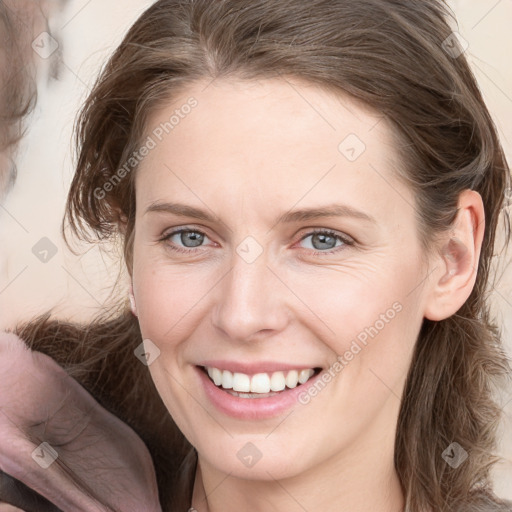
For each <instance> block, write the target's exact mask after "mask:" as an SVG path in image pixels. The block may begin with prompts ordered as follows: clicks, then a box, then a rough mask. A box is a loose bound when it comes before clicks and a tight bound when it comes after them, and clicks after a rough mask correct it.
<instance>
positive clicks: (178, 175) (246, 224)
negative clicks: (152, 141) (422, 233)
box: [133, 80, 428, 512]
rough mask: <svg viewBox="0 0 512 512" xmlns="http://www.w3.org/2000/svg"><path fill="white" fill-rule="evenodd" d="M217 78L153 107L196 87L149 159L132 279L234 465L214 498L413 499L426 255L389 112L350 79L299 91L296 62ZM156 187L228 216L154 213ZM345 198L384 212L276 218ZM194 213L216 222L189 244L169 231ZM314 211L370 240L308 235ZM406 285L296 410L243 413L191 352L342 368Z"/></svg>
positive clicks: (196, 413) (205, 433) (171, 373)
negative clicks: (403, 447) (229, 407)
mask: <svg viewBox="0 0 512 512" xmlns="http://www.w3.org/2000/svg"><path fill="white" fill-rule="evenodd" d="M205 87H206V84H205V83H196V84H194V85H192V86H190V87H189V88H188V89H187V90H186V91H185V92H184V93H183V94H182V96H181V97H179V98H176V99H175V101H173V103H171V104H169V105H166V106H165V108H163V109H161V110H159V111H158V112H157V113H155V114H154V115H153V116H152V117H151V118H150V120H149V122H148V130H147V134H151V130H152V129H153V128H154V127H156V126H158V125H159V124H160V123H161V122H163V121H165V120H167V119H169V117H170V116H171V115H172V113H173V111H174V110H175V109H176V108H179V107H180V105H183V104H184V103H185V102H186V101H187V98H189V97H190V96H193V97H194V98H196V100H197V102H198V105H197V107H196V108H194V109H193V110H192V111H191V113H190V114H189V115H188V116H186V117H185V118H184V119H182V120H181V121H180V123H179V124H178V125H177V126H176V127H175V128H174V129H173V131H172V132H170V133H169V134H168V135H167V136H165V137H164V138H163V139H162V141H161V142H160V143H159V144H157V146H156V148H154V149H153V150H152V151H151V152H150V153H149V155H148V156H147V157H146V158H145V159H144V161H143V162H142V164H141V167H140V168H139V170H138V174H137V177H136V203H137V217H136V234H135V241H134V267H133V286H134V293H135V299H136V303H137V312H138V318H139V322H140V326H141V330H142V334H143V337H144V338H150V339H151V340H152V341H153V342H154V343H155V344H156V345H157V346H158V347H159V350H160V351H161V353H160V356H159V357H158V358H157V359H156V360H155V362H154V363H152V364H151V365H150V367H149V368H150V372H151V375H152V378H153V380H154V381H155V383H156V386H157V388H158V391H159V393H160V394H161V396H162V398H163V400H164V402H165V404H166V406H167V408H168V409H169V411H170V412H171V414H172V416H173V417H174V419H175V421H176V423H177V424H178V426H179V427H180V429H181V430H182V431H183V432H184V434H185V435H186V437H187V438H188V439H189V440H190V441H191V443H192V444H193V445H194V446H195V447H196V448H197V450H198V452H199V460H200V466H201V472H202V478H203V481H204V485H205V488H206V489H207V490H208V489H210V490H213V489H214V488H215V487H216V486H217V485H218V484H219V483H220V482H221V481H222V482H223V483H222V492H218V493H215V492H213V493H212V494H211V495H210V496H209V498H208V501H209V507H210V510H213V511H215V510H241V509H244V510H245V509H247V508H244V507H247V506H249V505H248V503H250V509H251V510H270V509H265V506H269V505H268V504H269V503H272V504H273V506H274V507H276V508H275V509H274V508H272V510H289V511H295V510H302V509H301V508H300V507H299V506H298V505H297V503H296V502H294V500H291V498H290V495H293V496H294V498H295V499H296V500H297V501H298V502H300V503H301V504H303V505H304V506H305V507H306V509H308V510H339V504H340V503H345V504H346V506H347V508H346V510H370V509H371V507H372V505H373V506H374V507H373V509H375V510H388V507H389V510H399V506H400V503H401V499H402V497H401V491H400V490H399V487H398V481H397V478H396V475H395V473H394V469H393V464H392V459H393V444H394V434H395V424H396V419H397V416H398V410H399V405H400V402H399V397H400V395H401V392H402V388H403V385H404V382H405V377H406V372H407V370H408V367H409V364H410V359H411V353H412V349H413V346H414V342H415V340H416V337H417V335H418V332H419V329H420V326H421V322H422V319H423V316H424V315H423V311H424V306H425V303H426V301H427V289H426V286H425V285H421V283H422V280H423V279H424V277H425V276H426V275H427V272H428V265H427V263H426V262H425V260H424V259H423V258H422V251H421V248H420V243H419V240H418V236H417V231H416V224H415V217H414V211H413V207H412V206H411V205H412V204H414V197H413V194H412V192H411V191H410V190H408V189H407V188H406V187H405V186H404V185H403V184H401V183H400V182H399V181H398V180H397V179H396V178H395V176H394V175H393V168H394V167H395V166H396V164H397V162H398V159H397V156H396V154H395V152H394V149H393V140H392V137H391V133H392V132H391V128H390V126H389V125H387V124H386V122H385V121H381V122H380V123H379V124H378V125H377V126H375V125H376V123H377V121H378V120H379V116H378V115H377V114H376V113H374V112H371V111H369V110H368V109H366V108H363V107H362V106H361V105H358V104H356V103H355V102H354V101H352V100H350V99H349V98H347V97H344V96H339V97H334V96H332V95H329V94H327V93H326V92H324V91H322V90H321V89H318V88H316V87H314V86H311V85H307V84H304V83H300V82H296V81H295V85H294V87H295V89H297V90H299V91H300V92H301V95H299V94H297V92H295V90H294V88H292V87H291V86H290V85H289V84H288V83H287V82H286V81H283V80H267V81H261V82H251V83H248V82H243V81H230V82H227V81H222V80H217V81H215V82H214V83H212V84H210V85H209V86H208V87H206V88H205ZM302 96H303V97H304V98H307V100H308V101H305V100H304V98H303V97H302ZM312 106H313V108H312ZM372 127H373V128H372ZM350 134H355V135H356V136H357V137H358V139H359V140H361V141H363V143H364V144H365V146H366V149H365V151H364V152H363V153H362V154H361V155H360V156H359V157H358V158H357V159H356V160H355V161H350V160H349V159H348V158H347V157H346V156H345V155H344V154H342V152H340V150H339V149H338V146H339V145H340V143H342V141H344V140H345V139H346V137H348V136H349V135H350ZM349 149H350V148H349ZM350 156H352V154H350ZM384 178H385V179H384ZM155 201H162V202H171V201H172V202H180V203H186V204H188V205H191V206H195V207H197V208H202V209H205V210H207V211H208V212H210V213H213V214H214V215H216V216H218V218H219V219H220V221H219V222H214V223H212V222H205V221H202V220H199V221H198V220H197V219H194V218H182V217H177V216H173V215H169V214H164V213H148V214H145V213H144V212H145V210H146V208H147V207H148V205H150V204H151V203H153V202H155ZM331 203H342V204H344V205H348V206H350V207H352V208H354V209H357V210H360V211H362V212H365V213H366V214H367V215H370V216H372V217H373V218H374V219H375V222H374V223H371V222H367V221H363V220H361V219H356V218H349V217H339V218H336V217H330V218H321V219H315V220H312V221H311V220H310V221H305V222H295V223H291V224H289V225H288V224H287V225H285V224H282V225H275V219H277V218H278V216H279V215H281V214H283V213H285V212H287V211H289V210H292V209H298V208H306V207H320V206H325V205H327V204H331ZM183 227H187V228H188V229H190V230H191V231H194V229H198V230H199V231H200V232H202V233H204V235H205V236H204V238H202V239H201V243H202V245H200V246H199V247H198V248H196V249H194V248H193V244H191V243H190V242H189V243H188V246H185V245H184V242H183V237H181V238H180V235H179V234H178V235H174V236H173V237H172V238H171V239H169V240H167V241H165V242H159V241H158V240H159V239H160V238H162V237H163V236H164V235H166V234H169V233H170V232H171V231H172V229H173V228H174V229H176V228H183ZM313 228H318V229H320V228H323V229H328V230H330V231H335V232H337V233H339V234H340V235H343V236H346V237H349V238H351V239H353V240H355V243H354V245H352V246H349V245H347V246H342V247H341V250H338V251H337V252H335V253H333V254H328V255H321V254H320V255H319V254H315V250H316V251H318V252H319V251H320V250H328V249H330V248H331V247H333V246H334V244H333V245H332V246H329V247H328V249H322V244H321V241H320V240H317V241H314V240H313V237H311V236H309V237H308V236H306V235H308V234H309V233H311V231H312V230H313ZM196 236H197V235H196ZM248 236H251V237H253V238H254V239H255V240H256V241H257V243H258V244H259V246H260V247H261V248H262V249H263V252H262V254H261V255H260V256H259V257H258V258H256V259H255V261H253V262H252V263H250V264H249V263H247V262H246V261H245V260H244V259H243V258H241V257H240V256H239V255H238V254H237V252H236V249H237V247H238V245H239V244H240V243H241V242H242V241H244V239H245V238H246V237H248ZM190 239H193V237H190ZM185 242H187V239H186V238H185ZM313 244H314V245H313ZM173 245H174V246H175V247H176V246H178V247H180V248H182V249H185V250H186V249H189V250H190V252H189V253H183V252H177V251H173V250H172V249H171V246H173ZM340 245H342V244H340V242H337V243H336V246H337V248H338V249H339V246H340ZM194 250H195V251H196V252H193V251H194ZM394 303H399V304H400V312H399V313H396V315H394V318H393V319H392V320H390V321H389V322H383V323H384V324H385V327H384V328H382V329H378V334H377V335H376V336H374V337H371V338H368V342H367V344H366V346H364V347H363V348H362V350H361V351H360V352H359V353H358V354H357V355H355V356H354V357H353V359H352V360H351V361H350V362H348V364H347V365H346V366H345V367H344V368H343V370H342V371H341V372H339V373H338V374H336V377H335V378H334V379H333V380H332V381H331V382H330V383H329V384H328V385H327V386H326V387H325V388H324V389H323V390H322V391H321V392H319V393H318V395H317V396H315V397H314V398H312V399H311V401H310V403H309V404H307V405H297V406H296V407H294V408H293V411H292V412H291V413H290V411H287V412H286V414H284V415H280V416H279V417H275V418H272V419H266V420H261V421H251V422H247V421H243V420H239V419H234V418H230V417H228V416H226V415H224V414H222V413H220V412H219V411H218V410H217V409H216V408H215V407H214V406H213V405H212V403H211V402H209V400H208V398H207V397H206V396H205V394H204V392H203V390H202V389H201V388H200V386H199V385H198V378H197V374H196V370H195V369H194V365H195V364H196V363H197V362H199V361H201V360H205V359H227V360H235V361H262V360H267V361H268V360H271V361H281V362H289V363H292V362H293V363H298V364H300V365H304V364H306V365H307V364H309V363H311V365H312V366H321V367H323V368H328V367H329V366H331V365H332V364H333V363H334V362H335V361H336V357H337V355H339V354H344V353H345V352H346V351H347V350H349V349H350V346H351V343H352V342H353V340H354V339H356V337H357V335H358V334H360V333H361V332H363V331H364V330H365V328H369V327H370V326H373V325H374V324H375V323H376V322H377V321H378V320H381V315H383V314H385V313H386V311H388V310H389V309H392V305H393V304H394ZM381 321H382V320H381ZM379 325H380V324H379ZM247 442H251V443H253V444H254V445H255V446H257V448H258V449H259V450H260V452H261V453H262V458H261V459H260V460H259V462H258V463H257V464H256V465H254V466H253V467H250V468H248V467H245V466H244V465H243V464H241V463H240V460H239V459H238V458H237V452H238V451H239V450H240V449H241V448H242V447H243V446H244V445H245V444H246V443H247ZM227 474H229V475H230V477H229V478H227V479H226V475H227ZM275 480H280V481H281V482H282V486H281V485H277V484H276V483H275ZM319 482H321V484H319ZM343 482H345V484H343ZM368 482H371V488H372V492H371V493H368V492H366V491H367V485H368ZM283 486H284V487H285V488H286V489H287V491H288V492H289V494H287V493H285V492H284V491H283ZM319 486H320V487H321V492H319V489H320V487H319ZM364 489H366V491H364ZM263 494H264V495H265V497H266V498H263V497H262V496H263ZM280 507H282V508H280ZM393 507H394V508H393ZM196 508H198V510H199V512H202V511H201V509H200V507H196ZM204 510H206V508H205V509H204Z"/></svg>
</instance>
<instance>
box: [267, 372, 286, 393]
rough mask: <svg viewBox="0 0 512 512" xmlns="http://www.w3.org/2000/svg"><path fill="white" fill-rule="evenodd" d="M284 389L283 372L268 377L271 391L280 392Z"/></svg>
mask: <svg viewBox="0 0 512 512" xmlns="http://www.w3.org/2000/svg"><path fill="white" fill-rule="evenodd" d="M285 387H286V379H285V378H284V373H283V372H274V373H273V374H272V377H270V389H271V390H272V391H282V390H283V389H284V388H285Z"/></svg>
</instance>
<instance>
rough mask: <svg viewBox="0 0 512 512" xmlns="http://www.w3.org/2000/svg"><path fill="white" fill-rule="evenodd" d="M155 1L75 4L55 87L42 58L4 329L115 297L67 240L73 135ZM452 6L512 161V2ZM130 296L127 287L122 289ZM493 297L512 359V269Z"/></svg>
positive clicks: (5, 257)
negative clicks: (47, 255) (113, 60)
mask: <svg viewBox="0 0 512 512" xmlns="http://www.w3.org/2000/svg"><path fill="white" fill-rule="evenodd" d="M151 3H152V2H151V1H149V0H123V2H118V1H115V0H69V2H68V4H67V5H66V8H65V10H64V11H63V12H61V13H60V14H59V15H57V16H54V18H53V19H52V20H51V26H52V29H53V30H55V31H56V32H58V33H59V34H60V36H61V41H60V48H59V51H61V52H62V58H63V63H62V69H61V76H60V78H59V80H58V81H51V82H50V83H49V84H48V83H47V82H48V80H47V77H48V75H47V73H45V62H44V61H43V60H41V62H40V64H41V69H42V73H41V76H40V83H39V87H38V89H39V101H38V104H37V108H36V110H35V112H34V113H33V115H32V116H31V119H30V130H29V131H28V133H27V136H26V137H25V139H24V140H23V142H22V144H21V145H20V147H19V150H18V156H17V164H18V169H19V176H18V180H17V182H16V185H15V187H14V189H13V190H12V191H11V192H10V193H9V195H8V196H7V198H6V199H5V200H4V202H3V203H2V204H0V328H6V327H10V326H12V325H13V324H14V323H15V322H16V321H18V320H21V319H27V318H30V317H32V316H34V315H36V314H37V313H40V312H43V311H45V310H46V309H47V308H49V307H50V306H53V305H55V306H56V314H58V315H59V316H62V317H66V318H73V319H75V320H80V319H86V318H88V317H90V316H91V314H92V313H93V312H94V311H96V310H97V309H98V308H101V306H102V304H103V303H104V301H105V300H106V299H107V297H108V295H109V293H110V288H111V283H112V278H113V277H115V276H116V275H117V271H118V266H116V264H115V262H112V261H109V260H107V259H106V257H105V256H104V255H102V254H101V253H100V252H99V251H98V249H97V248H95V247H83V249H82V250H83V252H84V254H83V255H82V256H80V257H76V256H73V255H71V254H70V253H69V251H68V250H67V249H66V248H65V245H64V244H63V242H62V240H61V236H60V234H59V227H60V222H61V218H62V215H63V210H64V201H65V196H66V192H67V188H68V186H69V182H70V177H71V175H72V169H73V165H72V145H71V132H72V125H73V121H74V117H75V114H76V112H77V110H78V108H79V105H80V104H81V102H82V101H83V99H84V98H85V96H86V95H87V93H88V90H89V88H90V86H91V84H92V82H93V80H94V77H95V76H96V74H97V72H98V70H99V68H100V66H101V64H102V63H103V62H104V61H105V60H106V58H107V57H108V55H109V53H110V52H111V51H112V49H113V48H114V47H115V46H116V45H117V44H118V43H119V42H120V39H121V37H122V36H123V34H124V33H125V31H126V30H127V28H128V27H129V26H130V24H131V23H132V22H133V21H134V20H135V19H136V18H137V16H138V15H139V14H140V13H141V12H142V11H143V10H144V9H145V8H146V7H147V6H148V5H150V4H151ZM451 5H452V7H453V8H454V10H455V12H456V14H457V18H458V22H459V26H458V28H456V27H454V28H455V29H456V30H458V31H459V32H460V34H461V35H462V37H463V38H464V39H465V40H466V41H467V42H468V44H469V47H468V49H467V51H466V54H467V56H468V58H469V61H470V63H471V64H472V67H473V69H474V72H475V74H476V76H477V79H478V81H479V83H480V86H481V88H482V90H483V93H484V96H485V99H486V101H487V104H488V106H489V108H490V110H491V113H492V114H493V116H494V119H495V122H496V125H497V127H498V130H499V132H500V135H501V138H502V143H503V145H504V147H505V150H506V153H507V158H508V161H509V163H512V66H511V62H512V59H511V57H510V56H511V55H512V34H511V22H512V1H510V0H453V1H452V2H451ZM36 58H39V57H37V56H36ZM43 237H47V238H49V239H50V240H51V241H52V243H53V244H55V246H56V247H57V250H58V252H57V254H56V255H55V256H54V257H53V258H52V259H51V260H50V261H48V262H47V263H43V262H41V261H40V260H39V259H37V258H36V256H35V255H34V254H33V252H32V248H33V247H34V245H35V244H36V243H37V242H38V241H39V240H40V239H41V238H43ZM125 291H126V285H125V287H124V289H123V290H121V292H122V293H124V292H125ZM493 299H494V305H495V311H496V316H497V317H498V319H499V322H500V324H501V325H502V326H503V330H504V335H505V340H506V344H507V350H508V351H509V353H510V354H511V355H512V270H510V269H507V271H506V272H505V274H504V276H503V278H502V279H501V280H500V282H499V283H498V284H497V286H496V289H495V292H494V294H493ZM509 401H510V402H509ZM501 403H502V404H503V405H504V406H505V404H507V403H508V404H507V405H506V406H505V407H504V410H505V413H506V415H505V421H504V422H503V436H502V442H501V450H500V454H501V455H502V456H503V457H504V459H505V461H504V462H503V463H502V464H500V465H498V466H497V467H496V471H495V481H496V492H497V493H498V494H499V495H501V496H503V497H506V498H508V499H512V389H509V390H507V392H506V393H505V394H504V395H503V397H502V398H501Z"/></svg>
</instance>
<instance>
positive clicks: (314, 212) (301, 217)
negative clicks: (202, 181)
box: [144, 202, 377, 224]
mask: <svg viewBox="0 0 512 512" xmlns="http://www.w3.org/2000/svg"><path fill="white" fill-rule="evenodd" d="M149 212H162V213H170V214H173V215H177V216H180V217H193V218H195V219H198V220H203V221H206V222H219V221H220V219H219V218H218V217H217V216H215V215H213V214H211V213H209V212H207V211H206V210H202V209H200V208H196V207H194V206H190V205H187V204H183V203H162V202H154V203H151V204H150V205H149V206H148V207H147V208H146V211H145V212H144V215H146V214H147V213H149ZM323 217H353V218H355V219H360V220H364V221H367V222H371V223H373V224H376V222H377V221H376V220H375V219H374V218H373V217H372V216H370V215H368V214H366V213H364V212H362V211H360V210H356V209H355V208H352V207H351V206H347V205H343V204H330V205H325V206H322V207H319V208H314V207H313V208H302V209H300V210H293V211H289V212H286V213H284V214H282V215H281V216H280V217H279V218H278V219H277V220H276V224H280V223H292V222H304V221H308V220H315V219H320V218H323Z"/></svg>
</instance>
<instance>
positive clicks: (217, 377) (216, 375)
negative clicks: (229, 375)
mask: <svg viewBox="0 0 512 512" xmlns="http://www.w3.org/2000/svg"><path fill="white" fill-rule="evenodd" d="M211 378H212V379H213V382H214V383H215V385H216V386H219V385H220V383H221V382H222V372H221V371H220V370H219V369H218V368H212V376H211Z"/></svg>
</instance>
